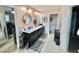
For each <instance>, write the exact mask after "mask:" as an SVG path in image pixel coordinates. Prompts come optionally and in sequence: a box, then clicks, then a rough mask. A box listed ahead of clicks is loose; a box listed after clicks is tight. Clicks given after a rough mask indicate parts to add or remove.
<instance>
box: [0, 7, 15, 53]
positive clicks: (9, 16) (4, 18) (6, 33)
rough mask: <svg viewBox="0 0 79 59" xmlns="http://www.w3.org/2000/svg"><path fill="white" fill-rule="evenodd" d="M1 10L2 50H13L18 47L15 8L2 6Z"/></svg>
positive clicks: (0, 46) (0, 32)
mask: <svg viewBox="0 0 79 59" xmlns="http://www.w3.org/2000/svg"><path fill="white" fill-rule="evenodd" d="M2 9H3V10H2V11H3V12H0V35H1V37H0V40H1V41H0V52H12V51H13V50H15V49H16V32H15V18H14V15H15V13H14V8H12V7H8V6H2Z"/></svg>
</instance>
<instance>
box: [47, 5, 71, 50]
mask: <svg viewBox="0 0 79 59" xmlns="http://www.w3.org/2000/svg"><path fill="white" fill-rule="evenodd" d="M71 11H72V6H61V7H60V8H59V9H58V10H52V12H51V13H48V24H47V28H48V30H47V32H49V14H58V20H57V29H59V25H60V23H61V27H60V34H61V35H60V47H61V48H63V49H64V50H67V49H68V42H69V33H70V24H71Z"/></svg>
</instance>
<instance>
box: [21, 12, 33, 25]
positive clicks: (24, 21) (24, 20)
mask: <svg viewBox="0 0 79 59" xmlns="http://www.w3.org/2000/svg"><path fill="white" fill-rule="evenodd" d="M26 16H29V17H30V20H31V22H29V24H31V23H32V16H31V15H30V14H28V13H26V14H24V15H23V16H22V20H23V23H24V24H25V25H29V24H26V23H27V22H26V19H24V17H26Z"/></svg>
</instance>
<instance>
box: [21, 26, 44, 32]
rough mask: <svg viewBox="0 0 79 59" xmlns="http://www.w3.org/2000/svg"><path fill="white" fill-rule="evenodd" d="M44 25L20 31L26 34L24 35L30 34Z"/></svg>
mask: <svg viewBox="0 0 79 59" xmlns="http://www.w3.org/2000/svg"><path fill="white" fill-rule="evenodd" d="M43 26H44V25H41V26H37V27H33V28H31V29H25V30H24V29H23V30H22V32H26V33H32V32H34V31H35V30H37V29H39V28H41V27H43Z"/></svg>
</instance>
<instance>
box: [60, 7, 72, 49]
mask: <svg viewBox="0 0 79 59" xmlns="http://www.w3.org/2000/svg"><path fill="white" fill-rule="evenodd" d="M71 11H72V6H62V8H61V30H60V31H61V35H60V46H61V47H62V48H63V49H64V50H67V49H68V42H69V33H70V24H71Z"/></svg>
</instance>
